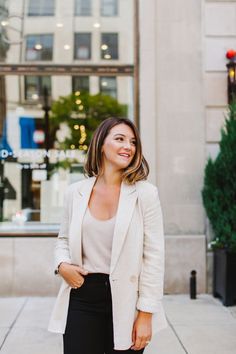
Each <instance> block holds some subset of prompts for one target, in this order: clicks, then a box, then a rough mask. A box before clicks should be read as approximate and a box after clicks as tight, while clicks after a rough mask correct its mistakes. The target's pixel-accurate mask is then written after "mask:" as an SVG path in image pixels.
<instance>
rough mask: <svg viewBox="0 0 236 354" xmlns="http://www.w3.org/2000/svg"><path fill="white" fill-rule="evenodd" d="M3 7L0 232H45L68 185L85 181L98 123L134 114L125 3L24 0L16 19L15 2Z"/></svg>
mask: <svg viewBox="0 0 236 354" xmlns="http://www.w3.org/2000/svg"><path fill="white" fill-rule="evenodd" d="M2 4H3V6H5V11H3V12H2V13H1V14H0V17H1V21H0V40H1V41H2V44H1V43H0V44H1V46H0V58H1V64H2V65H1V66H6V67H7V70H6V71H5V72H4V73H3V72H0V102H1V106H0V236H1V235H2V234H3V233H4V232H6V230H8V231H9V232H10V231H11V232H12V233H13V234H14V232H18V231H19V230H20V231H19V232H22V233H24V232H26V231H25V230H28V233H27V234H29V235H31V232H32V228H34V230H36V231H37V230H40V231H37V232H36V231H35V232H36V233H37V234H38V232H40V233H41V232H42V230H44V234H45V235H47V231H48V230H51V227H52V228H53V230H54V226H53V225H56V227H58V224H59V223H60V219H61V212H62V207H63V199H64V191H65V190H66V188H67V186H68V185H69V184H70V183H73V182H76V181H78V180H80V179H83V178H84V175H83V162H84V159H85V157H86V151H87V149H88V146H89V142H90V138H91V136H92V133H93V131H94V129H95V127H96V126H97V124H99V122H100V121H101V120H102V119H105V117H107V116H109V115H117V116H123V117H128V118H129V119H131V120H135V119H136V118H135V117H134V111H135V109H136V108H135V107H136V104H135V99H134V95H136V91H135V90H134V86H135V84H134V83H135V82H136V81H135V77H134V72H135V70H134V48H135V46H134V43H133V40H134V36H135V35H134V19H133V16H134V0H126V1H125V6H123V5H124V3H123V4H121V3H120V2H118V1H101V0H96V1H88V0H86V1H83V0H80V1H79V0H78V1H76V0H72V1H70V2H66V1H50V0H47V1H40V0H38V1H37V2H36V1H30V0H27V1H25V7H24V9H25V13H24V16H22V13H21V9H19V12H18V13H17V7H16V6H15V4H16V2H15V0H8V1H5V2H2ZM121 5H122V6H121ZM13 10H14V11H13ZM118 14H119V16H117V15H118ZM14 16H16V18H15V17H14ZM47 16H54V17H53V18H51V19H50V21H49V18H48V17H47ZM105 16H107V17H108V16H116V18H114V20H112V19H111V18H105ZM2 21H3V23H4V27H1V26H2ZM119 48H122V52H121V51H120V52H119ZM109 59H111V60H110V61H109ZM116 60H118V61H116ZM1 70H2V69H1V67H0V71H1ZM44 87H46V88H47V92H48V97H47V98H48V100H45V94H44V93H45V92H44ZM135 97H136V96H135ZM46 103H47V104H46ZM46 108H47V109H46ZM48 116H49V117H48ZM32 225H33V226H32ZM4 230H5V231H4Z"/></svg>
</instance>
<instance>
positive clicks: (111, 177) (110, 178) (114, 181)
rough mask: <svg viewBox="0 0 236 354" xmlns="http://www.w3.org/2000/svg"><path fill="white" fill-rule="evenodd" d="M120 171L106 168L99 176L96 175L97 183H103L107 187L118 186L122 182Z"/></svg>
mask: <svg viewBox="0 0 236 354" xmlns="http://www.w3.org/2000/svg"><path fill="white" fill-rule="evenodd" d="M121 174H122V172H121V171H114V170H113V169H109V168H106V169H105V171H104V173H103V174H102V175H101V176H98V178H97V183H99V184H103V185H105V186H107V187H109V186H113V187H115V186H117V187H119V186H120V185H121V182H122V178H121Z"/></svg>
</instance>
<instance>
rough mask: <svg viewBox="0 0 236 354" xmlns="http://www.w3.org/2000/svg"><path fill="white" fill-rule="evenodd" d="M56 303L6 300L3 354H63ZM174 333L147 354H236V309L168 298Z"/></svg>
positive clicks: (207, 299)
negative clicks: (53, 322)
mask: <svg viewBox="0 0 236 354" xmlns="http://www.w3.org/2000/svg"><path fill="white" fill-rule="evenodd" d="M54 301H55V299H54V298H49V297H29V298H26V297H20V298H19V297H18V298H0V354H62V337H61V335H59V334H54V333H49V332H48V331H47V329H46V328H47V324H48V320H49V316H50V313H51V310H52V307H53V304H54ZM164 307H165V310H166V315H167V318H168V322H169V327H168V328H167V329H165V330H162V331H161V332H159V334H157V335H156V336H154V338H153V340H152V342H151V343H150V344H149V346H148V347H147V349H146V350H145V354H184V353H189V354H236V306H234V307H228V308H227V307H224V306H223V305H222V304H221V303H220V301H219V300H218V299H215V298H213V297H212V296H211V295H207V294H202V295H198V297H197V299H196V300H190V299H189V297H188V295H166V296H165V297H164Z"/></svg>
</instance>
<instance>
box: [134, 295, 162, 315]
mask: <svg viewBox="0 0 236 354" xmlns="http://www.w3.org/2000/svg"><path fill="white" fill-rule="evenodd" d="M160 305H161V301H160V300H157V301H155V300H153V299H147V298H143V297H139V299H138V302H137V310H140V311H143V312H150V313H154V312H158V311H159V308H160Z"/></svg>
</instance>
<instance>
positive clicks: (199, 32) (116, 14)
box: [0, 0, 236, 294]
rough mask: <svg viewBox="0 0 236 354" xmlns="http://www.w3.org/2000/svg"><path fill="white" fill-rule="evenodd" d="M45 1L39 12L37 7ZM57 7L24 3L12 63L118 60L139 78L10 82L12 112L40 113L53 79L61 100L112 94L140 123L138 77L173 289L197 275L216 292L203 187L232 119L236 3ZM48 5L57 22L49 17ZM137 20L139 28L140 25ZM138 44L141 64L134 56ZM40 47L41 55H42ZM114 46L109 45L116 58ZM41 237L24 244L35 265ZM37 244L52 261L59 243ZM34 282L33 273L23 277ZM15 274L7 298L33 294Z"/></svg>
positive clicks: (189, 0) (200, 286)
mask: <svg viewBox="0 0 236 354" xmlns="http://www.w3.org/2000/svg"><path fill="white" fill-rule="evenodd" d="M39 3H40V6H39V5H37V6H36V4H39ZM52 3H53V2H50V1H47V4H46V2H44V1H38V2H37V3H36V2H34V1H30V2H27V1H25V2H22V3H21V5H20V6H21V7H22V8H24V13H25V14H27V11H28V14H27V15H26V16H25V17H24V26H23V28H24V30H23V31H24V36H23V37H24V41H23V42H22V44H21V45H20V46H11V48H10V50H9V51H8V55H7V62H9V63H19V61H20V62H21V63H24V64H25V63H29V64H31V63H39V62H45V63H52V64H61V63H64V64H72V63H73V64H75V65H78V66H79V65H83V64H84V63H86V64H87V63H91V64H98V65H105V64H106V65H110V64H111V63H114V62H115V63H118V64H122V65H126V64H127V65H129V64H130V65H134V68H135V69H134V71H135V70H136V72H138V74H137V76H132V77H131V76H127V77H111V76H110V75H109V76H108V77H107V78H106V76H104V77H102V76H98V75H88V76H86V75H83V76H80V77H77V78H76V76H73V77H72V76H71V75H68V76H66V75H63V76H60V75H58V76H55V77H51V78H46V77H45V78H43V76H40V78H38V79H36V78H34V79H32V76H31V78H30V77H29V78H26V77H23V76H22V77H20V76H18V77H14V76H7V79H6V80H7V96H8V97H11V99H10V100H9V102H8V111H14V110H16V109H17V107H18V106H19V102H22V100H23V102H24V104H25V105H24V109H25V110H26V111H27V112H28V113H27V114H30V115H33V116H35V117H41V115H40V114H42V113H41V112H40V110H39V109H38V110H37V109H36V107H35V101H37V99H38V97H39V96H40V89H41V87H42V86H43V80H45V83H46V84H47V85H48V87H49V89H50V92H51V94H52V96H53V97H54V98H55V99H56V98H58V97H59V96H60V95H67V94H69V93H70V92H71V91H73V90H79V89H81V87H83V88H86V89H88V90H89V91H90V93H92V94H95V93H97V92H99V91H102V90H104V92H105V93H108V94H110V95H115V96H116V97H117V98H118V100H119V101H120V102H122V103H126V104H127V105H129V107H130V109H129V110H128V112H129V117H130V118H132V114H133V111H134V96H135V90H134V89H133V87H134V86H135V85H134V83H135V80H136V82H137V80H138V84H139V85H138V87H139V109H140V117H139V128H140V132H141V136H142V141H143V145H144V153H145V156H146V158H147V160H148V161H149V163H150V167H151V174H150V181H151V182H153V183H154V184H157V185H158V188H159V193H160V199H161V203H162V208H163V215H164V227H165V235H166V277H165V292H166V293H181V292H188V291H189V277H190V272H191V271H192V270H196V271H197V290H198V292H207V291H211V281H212V280H211V279H212V276H211V268H212V254H211V252H210V251H208V249H207V244H208V242H209V241H210V239H211V237H212V234H211V232H210V227H209V225H208V222H207V219H206V215H205V212H204V208H203V204H202V197H201V190H202V187H203V176H204V167H205V164H206V161H207V158H208V156H212V157H215V156H216V155H217V152H218V143H219V140H220V129H221V127H222V126H223V123H224V112H225V110H226V106H227V71H226V63H227V60H226V58H225V53H226V51H227V50H228V49H229V48H235V49H236V18H235V17H236V1H233V0H232V1H224V0H221V1H216V0H215V1H213V0H202V1H194V0H177V1H174V2H173V1H171V0H165V1H164V0H149V1H144V0H139V1H124V0H120V1H118V0H117V1H99V0H94V1H92V0H91V1H82V0H81V1H72V0H69V1H67V2H66V4H65V2H64V1H57V2H55V3H56V6H53V4H52ZM19 4H20V2H19V1H9V11H10V12H11V13H14V12H16V11H17V10H18V6H19ZM45 4H46V5H45ZM50 4H51V5H50ZM54 5H55V4H54ZM135 5H136V6H135ZM35 6H36V7H35ZM42 9H44V11H45V9H46V10H47V11H48V13H50V16H49V15H48V16H45V15H44V16H42V11H43V10H42ZM37 11H38V12H39V13H38V12H37ZM53 11H54V12H53ZM36 12H37V14H36ZM52 13H53V15H52ZM135 16H138V17H136V18H135ZM49 18H50V20H49ZM137 19H138V27H134V25H135V23H136V25H137ZM62 25H63V26H62ZM42 28H43V29H44V30H43V31H42ZM135 28H136V29H135ZM134 29H135V30H136V31H137V30H138V33H137V32H135V30H134ZM137 34H138V36H137ZM50 36H51V37H50ZM52 36H53V37H52ZM137 39H138V40H139V42H137ZM52 43H53V44H52ZM137 45H138V54H139V56H138V60H137V58H136V57H135V50H136V46H137ZM35 46H37V47H38V49H37V48H36V50H35ZM40 46H41V47H40ZM102 46H103V48H102ZM107 46H108V47H111V52H108V50H107ZM42 47H43V48H44V49H45V50H44V49H43V50H42ZM52 47H53V51H52ZM32 48H33V49H32ZM49 58H50V59H49ZM107 63H109V64H107ZM137 69H138V70H137ZM108 79H109V80H108ZM104 82H105V85H104ZM20 106H21V107H22V105H20ZM18 110H19V107H18ZM37 114H38V115H37ZM10 166H12V165H10ZM10 168H12V169H13V167H9V170H8V171H9V172H8V175H9V179H10V178H12V176H13V173H14V172H13V170H10ZM19 189H20V188H19ZM7 203H8V205H10V204H9V203H14V202H13V201H10V200H9V201H7ZM7 203H6V204H7ZM18 207H19V208H20V205H19V206H18ZM21 241H22V243H21V244H20V240H18V239H17V240H16V239H12V240H8V241H6V240H2V239H0V242H5V247H6V249H7V250H8V251H6V253H7V252H9V255H10V253H11V247H12V244H13V243H14V244H15V245H16V248H17V247H19V248H20V247H23V246H22V244H23V239H22V240H21ZM35 241H36V240H35V239H30V240H27V242H26V241H25V244H24V247H25V249H28V250H34V252H35V253H33V254H34V256H32V259H33V258H34V259H35V254H36V252H37V246H36V243H34V242H35ZM37 242H38V245H39V246H38V247H39V248H40V249H41V248H42V249H44V250H45V253H46V255H47V256H48V258H50V254H51V252H52V248H53V239H50V238H47V239H38V240H37ZM9 257H10V256H9ZM16 257H17V256H16ZM31 261H32V260H31ZM49 263H50V261H48V263H46V265H43V274H44V276H45V274H47V276H48V277H51V275H50V272H49ZM22 267H23V265H22ZM12 272H14V270H13V268H12ZM27 276H28V275H27V272H26V273H25V275H24V276H23V275H21V276H20V277H21V279H22V277H27ZM13 278H14V279H15V280H13V281H12V284H13V285H12V284H11V286H10V285H9V286H8V290H4V291H5V293H6V292H7V291H8V292H10V291H12V292H14V293H17V294H22V293H24V292H28V293H30V292H31V291H32V290H29V288H28V287H27V286H26V287H25V288H24V287H23V288H22V287H21V286H20V284H19V283H17V280H16V276H15V275H14V276H13ZM50 279H51V278H50ZM43 280H44V278H43V276H41V275H39V278H38V279H37V284H42V283H43ZM14 282H15V283H14ZM21 283H22V282H21ZM14 284H15V285H14ZM48 284H51V285H50V286H48V287H46V288H44V289H43V290H42V288H41V289H39V287H37V291H38V292H39V293H54V291H55V289H56V287H57V283H56V281H55V280H52V281H51V283H48ZM5 289H6V287H5ZM13 289H14V290H13ZM4 291H3V290H1V292H2V293H4Z"/></svg>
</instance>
